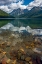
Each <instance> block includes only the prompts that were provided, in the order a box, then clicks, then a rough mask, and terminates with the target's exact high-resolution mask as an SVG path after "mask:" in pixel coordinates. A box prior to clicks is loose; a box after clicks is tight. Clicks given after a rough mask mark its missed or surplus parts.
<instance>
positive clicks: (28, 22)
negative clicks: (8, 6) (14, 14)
mask: <svg viewBox="0 0 42 64" xmlns="http://www.w3.org/2000/svg"><path fill="white" fill-rule="evenodd" d="M7 23H12V24H13V25H14V26H16V27H21V26H24V27H26V26H30V27H31V28H42V19H2V20H1V19H0V27H2V26H4V25H5V24H7Z"/></svg>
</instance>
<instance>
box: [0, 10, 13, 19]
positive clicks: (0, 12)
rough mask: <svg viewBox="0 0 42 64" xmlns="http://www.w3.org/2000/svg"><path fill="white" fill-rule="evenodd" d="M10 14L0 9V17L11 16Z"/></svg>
mask: <svg viewBox="0 0 42 64" xmlns="http://www.w3.org/2000/svg"><path fill="white" fill-rule="evenodd" d="M11 17H12V16H10V15H9V14H8V13H6V12H4V11H2V10H1V9H0V18H11Z"/></svg>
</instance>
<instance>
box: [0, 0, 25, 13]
mask: <svg viewBox="0 0 42 64" xmlns="http://www.w3.org/2000/svg"><path fill="white" fill-rule="evenodd" d="M1 1H2V3H3V5H0V9H2V10H4V11H5V12H8V13H10V12H11V11H13V10H14V9H17V8H21V9H26V6H25V5H23V3H24V0H9V1H8V0H7V1H6V0H1ZM9 2H10V3H9ZM4 3H7V4H5V5H4Z"/></svg>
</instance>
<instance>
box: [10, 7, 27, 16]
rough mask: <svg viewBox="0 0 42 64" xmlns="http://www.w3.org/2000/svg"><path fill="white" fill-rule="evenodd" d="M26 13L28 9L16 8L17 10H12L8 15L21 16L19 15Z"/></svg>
mask: <svg viewBox="0 0 42 64" xmlns="http://www.w3.org/2000/svg"><path fill="white" fill-rule="evenodd" d="M27 12H28V9H20V8H18V9H14V10H13V11H12V12H11V13H10V15H12V16H15V17H16V16H19V15H21V14H25V13H27Z"/></svg>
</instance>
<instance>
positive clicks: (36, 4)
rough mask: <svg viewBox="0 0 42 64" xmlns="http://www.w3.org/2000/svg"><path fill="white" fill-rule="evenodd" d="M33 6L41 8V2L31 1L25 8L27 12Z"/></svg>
mask: <svg viewBox="0 0 42 64" xmlns="http://www.w3.org/2000/svg"><path fill="white" fill-rule="evenodd" d="M34 6H36V7H37V6H39V7H41V6H42V0H34V1H32V2H30V3H29V5H28V6H27V8H28V9H29V10H31V9H32V8H33V7H34Z"/></svg>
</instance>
